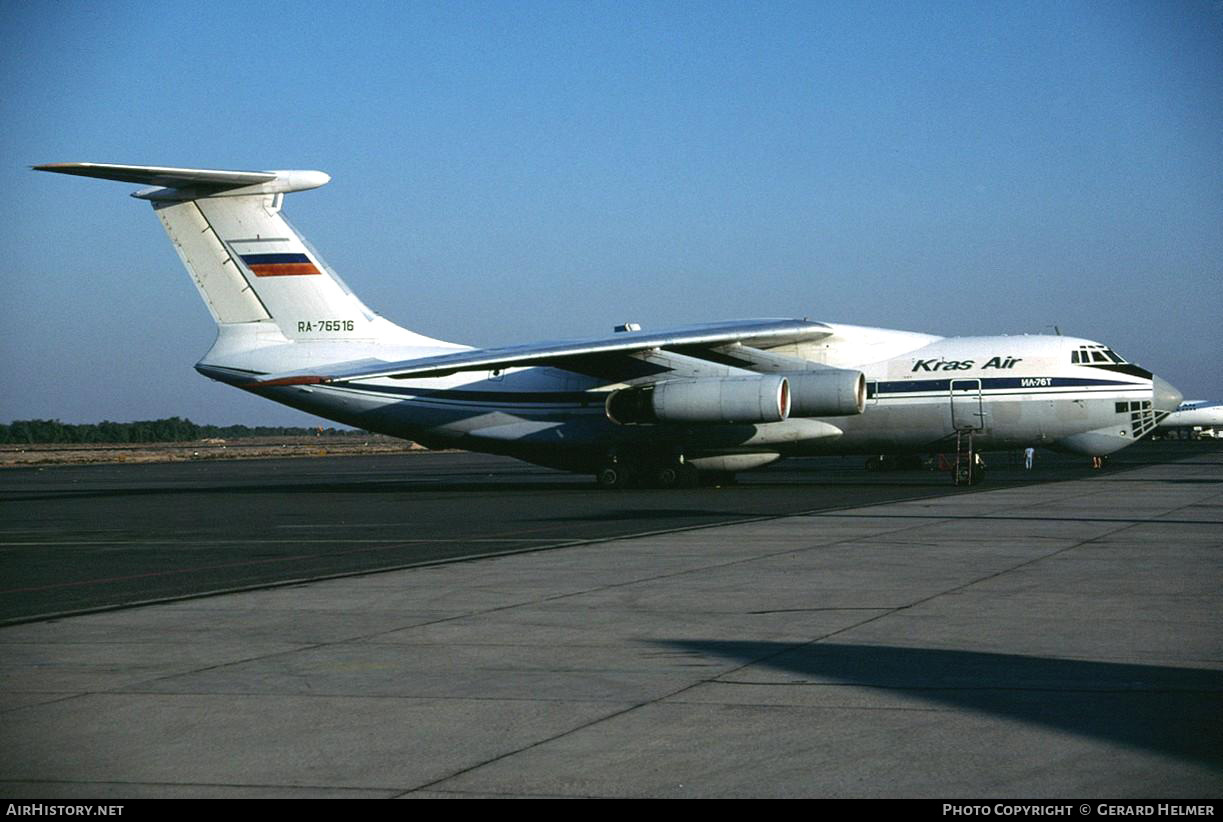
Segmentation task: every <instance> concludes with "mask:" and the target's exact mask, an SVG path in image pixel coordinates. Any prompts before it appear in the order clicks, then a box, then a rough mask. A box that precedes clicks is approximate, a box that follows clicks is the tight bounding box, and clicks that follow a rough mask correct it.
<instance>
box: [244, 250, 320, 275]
mask: <svg viewBox="0 0 1223 822" xmlns="http://www.w3.org/2000/svg"><path fill="white" fill-rule="evenodd" d="M241 256H242V262H244V263H246V267H247V268H249V269H250V270H251V271H252V272H254V274H255V276H256V277H296V276H301V275H303V274H321V273H322V272H320V271H319V270H318V269H317V268H315V267H314V263H312V262H310V258H309V257H307V256H306V255H305V254H243V255H241Z"/></svg>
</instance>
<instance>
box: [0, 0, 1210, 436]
mask: <svg viewBox="0 0 1223 822" xmlns="http://www.w3.org/2000/svg"><path fill="white" fill-rule="evenodd" d="M0 77H2V78H3V84H4V85H3V88H4V93H3V94H2V95H0V122H3V124H4V126H3V129H0V157H3V158H4V163H3V164H2V167H0V226H2V228H0V232H2V234H0V238H2V239H3V246H4V249H5V252H6V253H5V254H4V256H3V262H2V265H3V278H4V284H5V299H4V300H3V307H2V308H0V320H2V321H3V323H4V334H3V337H2V339H3V340H4V343H3V346H4V350H3V358H2V359H0V389H2V390H0V420H2V421H8V420H12V419H24V418H30V417H58V418H60V419H63V420H65V421H71V422H84V421H95V420H100V419H103V418H109V419H116V420H128V419H137V418H150V417H161V416H170V415H179V416H189V417H191V418H192V419H194V420H196V421H197V422H214V423H233V422H245V423H290V424H296V423H304V424H309V421H310V420H312V419H313V418H309V417H306V416H305V415H302V414H299V413H298V412H295V411H291V410H288V409H282V408H280V407H279V406H276V405H273V404H271V403H268V402H266V401H262V400H259V399H257V398H254V397H250V396H248V395H245V394H243V393H242V392H239V391H236V390H234V389H231V388H226V387H223V386H220V385H218V384H215V383H211V382H209V381H207V380H205V379H204V378H203V377H200V376H198V375H197V374H196V373H195V372H194V371H193V370H192V368H191V366H192V364H193V363H194V362H195V361H196V360H197V359H198V358H199V357H200V356H201V355H202V354H203V353H204V352H205V351H206V350H207V349H208V347H209V345H210V344H211V342H212V339H213V335H214V332H213V326H212V323H211V320H210V318H209V315H208V313H207V311H206V309H205V308H204V307H203V305H202V304H201V303H200V302H199V298H198V296H197V295H196V292H195V289H194V288H193V287H192V285H191V284H190V282H189V280H188V279H187V275H186V274H185V272H184V271H183V270H182V268H181V266H180V265H179V262H178V258H177V256H176V255H175V254H174V252H173V249H172V248H171V246H170V244H169V242H168V240H167V239H166V238H165V235H164V234H163V232H162V230H161V227H160V226H159V225H158V223H157V221H156V219H155V217H154V216H153V214H152V213H151V210H150V209H149V208H148V205H147V204H146V203H143V202H139V201H136V200H132V199H130V198H128V197H127V196H126V195H127V194H128V193H129V192H130V191H131V190H132V189H133V188H134V187H133V186H127V185H125V184H121V183H110V182H103V181H93V180H82V179H74V178H68V177H62V178H61V177H56V176H52V175H44V174H38V173H34V172H31V171H29V170H28V166H29V165H31V164H36V163H46V162H68V161H91V162H112V163H136V164H150V165H180V166H196V167H215V168H237V169H265V168H317V169H321V170H324V171H327V172H328V173H330V174H331V175H332V176H333V178H334V180H333V182H332V183H331V184H330V185H328V186H326V187H324V188H322V189H319V190H317V191H312V192H306V193H302V194H295V195H291V196H290V197H289V198H288V201H287V205H286V214H287V215H288V216H289V218H290V219H291V220H293V222H294V223H295V224H296V225H297V226H298V228H299V229H301V230H302V231H303V233H305V234H306V236H307V237H308V238H309V239H310V240H311V241H312V242H313V244H314V245H315V246H316V247H317V248H318V249H319V250H320V251H321V252H322V253H323V255H324V256H325V257H326V258H327V260H328V261H329V262H330V263H331V264H332V266H333V267H335V268H336V269H337V270H338V271H339V272H340V273H341V274H342V275H343V276H344V277H345V279H346V280H347V281H348V283H349V284H350V285H351V286H352V287H353V288H354V290H356V291H357V292H358V293H359V294H360V295H361V296H362V298H363V299H364V300H365V301H366V302H367V303H368V304H369V305H371V306H372V307H373V308H374V309H376V310H378V311H380V312H381V313H383V314H385V315H386V316H388V317H389V318H391V319H392V320H395V321H396V322H399V323H401V324H403V325H407V326H408V327H411V328H413V329H416V330H419V331H421V332H423V333H426V334H429V335H432V336H437V337H441V338H443V339H450V340H454V341H458V342H466V343H470V344H474V345H493V344H510V343H514V342H526V341H530V340H532V339H539V338H557V337H563V336H584V335H589V334H592V333H603V332H606V331H609V330H610V328H611V326H612V325H613V324H615V323H618V322H623V321H626V320H632V321H637V322H641V323H642V324H643V325H646V326H649V327H656V328H657V327H661V326H664V325H671V324H678V323H686V322H700V321H705V320H716V319H731V318H738V317H761V316H768V317H776V316H809V317H811V318H813V319H822V320H830V321H841V322H850V323H861V324H868V325H879V326H884V327H892V328H905V329H912V330H919V331H929V332H933V333H939V334H947V335H956V334H989V333H1025V332H1031V333H1039V332H1042V331H1048V330H1051V327H1052V326H1053V325H1055V324H1056V325H1058V326H1060V328H1061V330H1062V331H1063V332H1064V333H1067V334H1074V335H1078V336H1085V337H1090V338H1093V339H1098V340H1101V341H1104V342H1107V343H1110V344H1111V345H1113V346H1114V347H1115V348H1117V349H1118V350H1119V351H1120V352H1121V353H1123V354H1124V355H1126V356H1127V357H1129V358H1130V359H1133V360H1136V361H1138V362H1140V363H1142V364H1143V365H1145V366H1147V367H1149V368H1151V369H1153V370H1155V371H1156V372H1158V373H1160V374H1161V375H1164V376H1166V377H1167V378H1168V379H1170V380H1171V381H1172V382H1173V383H1174V384H1176V385H1178V386H1179V387H1181V388H1182V390H1183V391H1184V393H1185V395H1186V396H1187V397H1190V398H1203V399H1214V400H1219V399H1223V366H1221V365H1220V354H1221V353H1223V351H1221V349H1223V345H1221V343H1223V332H1221V331H1220V325H1221V321H1223V4H1220V3H1219V2H1215V0H1190V1H1188V2H1124V1H1123V0H1118V1H1117V2H1091V3H1081V2H1067V1H1066V0H1057V2H1047V3H1045V2H1019V3H1004V2H980V0H971V2H931V3H918V2H896V1H895V0H889V2H879V3H872V2H856V1H855V2H800V3H782V2H764V3H757V2H742V3H718V2H699V3H696V2H693V3H683V2H655V3H630V2H615V3H596V2H564V3H533V2H513V3H511V2H489V3H459V2H447V3H409V2H404V3H371V2H348V3H342V4H341V3H325V4H324V3H320V4H312V3H300V2H294V3H245V2H244V3H230V2H211V3H198V2H191V3H186V2H158V3H147V2H140V3H135V2H120V1H118V0H115V1H113V2H105V3H96V2H90V3H80V2H66V3H56V4H48V3H5V4H3V5H0Z"/></svg>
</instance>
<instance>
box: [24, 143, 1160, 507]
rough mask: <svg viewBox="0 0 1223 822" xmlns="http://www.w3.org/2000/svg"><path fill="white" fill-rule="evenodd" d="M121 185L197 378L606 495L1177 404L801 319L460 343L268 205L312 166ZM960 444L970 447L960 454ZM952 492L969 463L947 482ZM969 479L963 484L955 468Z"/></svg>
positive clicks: (1109, 377) (1015, 345)
mask: <svg viewBox="0 0 1223 822" xmlns="http://www.w3.org/2000/svg"><path fill="white" fill-rule="evenodd" d="M33 168H34V169H35V170H38V171H48V172H57V173H60V174H71V175H78V176H84V177H97V178H101V179H106V180H117V181H121V182H128V183H135V184H140V185H145V186H150V187H149V188H143V189H141V190H138V191H135V192H133V194H132V196H133V197H136V198H138V199H142V200H147V201H148V202H150V203H151V204H152V207H153V210H154V212H155V213H156V214H157V216H158V218H159V219H160V220H161V223H162V226H163V227H164V228H165V230H166V233H167V234H168V235H169V237H170V239H171V241H172V242H173V244H174V247H175V249H176V250H177V251H178V254H179V256H180V258H181V259H182V262H183V265H184V266H185V267H186V269H187V272H188V273H189V274H190V276H191V279H192V281H193V282H194V283H195V285H196V287H197V289H198V290H199V292H200V296H201V297H202V298H203V300H204V303H205V304H206V305H207V307H208V309H209V311H210V312H211V313H212V316H213V319H214V320H215V321H216V324H217V337H216V340H215V342H214V343H213V345H212V347H211V349H210V350H209V351H208V353H206V354H205V355H204V357H203V358H202V359H201V360H200V361H199V362H198V363H197V364H196V366H195V368H196V370H197V371H199V373H201V374H203V375H204V376H206V377H209V378H211V379H214V380H218V381H220V382H223V383H227V384H229V385H232V386H235V387H237V388H240V389H242V390H245V391H249V392H251V393H253V394H257V395H259V396H262V397H266V398H267V399H270V400H273V401H276V402H279V403H283V404H285V405H288V406H291V407H293V408H298V409H301V410H303V411H307V412H309V413H312V414H316V415H318V416H320V417H325V418H327V419H330V420H335V421H337V422H340V423H343V424H346V425H351V426H354V427H357V428H362V429H366V430H369V431H374V432H380V433H383V434H388V435H391V436H394V437H402V438H404V439H408V440H412V441H415V442H417V443H420V444H421V445H424V446H426V447H429V448H459V449H465V450H470V451H479V452H487V453H495V454H504V455H508V456H511V457H516V458H518V459H520V460H524V461H526V462H529V463H534V464H538V465H543V466H547V467H551V468H559V469H563V470H567V471H572V472H580V473H589V474H593V475H594V476H595V478H596V480H597V482H598V483H599V484H600V485H602V486H605V487H622V486H625V485H629V484H644V485H649V486H654V487H670V486H676V485H679V486H686V487H687V486H692V485H694V484H696V483H697V482H698V481H702V480H713V481H722V482H726V481H731V480H733V475H734V474H735V473H736V472H739V471H746V470H749V469H753V468H758V467H761V466H764V465H767V464H769V463H771V462H773V461H775V460H777V459H780V458H782V457H791V456H805V455H824V454H876V455H877V454H880V453H886V454H903V453H931V452H938V451H946V450H948V449H950V448H955V449H956V450H957V454H960V455H962V456H964V457H965V459H967V463H966V464H967V465H971V464H972V462H973V460H972V459H971V454H972V452H973V448H974V447H975V448H976V449H1011V448H1023V447H1026V446H1029V445H1032V446H1036V445H1039V446H1049V447H1054V448H1059V449H1062V450H1065V451H1069V452H1073V453H1078V454H1083V455H1087V456H1092V457H1097V456H1103V455H1106V454H1110V453H1112V452H1114V451H1117V450H1119V449H1121V448H1124V447H1126V446H1127V445H1130V444H1132V443H1133V442H1135V441H1136V440H1138V439H1140V438H1141V437H1143V436H1145V435H1146V434H1148V433H1149V432H1151V431H1152V430H1153V429H1154V428H1155V426H1156V424H1157V422H1158V421H1159V419H1161V418H1162V417H1163V416H1164V415H1165V414H1167V413H1169V412H1171V411H1173V410H1174V409H1175V408H1176V407H1177V404H1178V403H1179V402H1180V401H1181V399H1182V397H1181V395H1180V392H1178V391H1177V390H1176V389H1175V388H1174V387H1172V386H1171V385H1170V384H1168V383H1167V382H1166V381H1164V380H1162V379H1160V378H1159V377H1157V376H1154V375H1153V374H1152V373H1151V372H1150V371H1147V370H1146V369H1143V368H1140V367H1139V366H1137V365H1135V364H1133V363H1130V362H1128V361H1126V360H1125V359H1123V358H1122V357H1121V356H1120V355H1118V354H1117V353H1116V352H1115V351H1113V350H1112V349H1111V348H1109V347H1108V346H1106V345H1103V344H1101V343H1098V342H1093V341H1091V340H1085V339H1078V338H1073V337H1063V336H1043V335H1033V336H1028V335H1023V336H992V337H960V338H945V337H939V336H935V335H932V334H922V333H916V332H910V331H897V330H889V329H881V328H871V327H865V326H855V325H845V324H839V323H825V322H815V321H811V320H808V319H762V320H742V321H734V322H717V323H710V324H704V325H693V326H685V327H680V328H673V329H668V330H663V331H653V330H641V329H640V328H639V327H638V326H637V325H636V324H631V323H626V324H624V325H622V326H618V327H617V328H616V329H615V330H614V332H613V333H612V334H611V335H610V336H596V337H591V338H587V339H578V340H566V341H559V342H540V343H533V344H529V345H515V346H509V347H504V348H482V349H481V348H472V347H470V346H465V345H459V344H456V343H451V342H445V341H442V340H437V339H432V338H430V337H426V336H423V335H421V334H417V333H415V332H413V331H410V330H408V329H406V328H403V327H401V326H398V325H396V324H394V323H392V322H390V321H389V320H387V319H385V318H384V317H382V316H380V315H379V314H377V313H375V312H374V311H372V310H370V309H369V308H367V307H366V306H365V304H364V303H362V302H361V300H360V299H358V298H357V296H356V295H355V294H354V293H353V292H352V291H351V290H350V289H349V288H348V286H347V285H345V283H344V281H343V280H341V279H340V277H339V276H338V275H337V274H336V273H335V272H334V271H333V270H332V269H331V268H330V267H329V266H328V265H327V264H326V263H325V262H324V261H323V259H322V257H320V256H319V254H318V253H317V252H316V251H315V250H314V249H313V248H312V247H311V246H310V245H309V244H308V243H307V242H306V241H305V240H304V239H303V238H302V237H301V235H300V234H298V232H297V231H295V230H294V229H293V228H292V226H291V225H290V224H289V223H288V221H287V220H286V219H285V218H284V217H283V216H282V214H281V210H282V206H283V201H284V195H285V194H288V193H292V192H299V191H306V190H309V189H315V188H318V187H320V186H322V185H325V184H326V183H327V182H329V181H330V179H331V178H330V176H328V175H327V174H325V173H323V172H320V171H224V170H210V169H191V168H170V167H161V166H130V165H110V164H99V163H54V164H50V165H40V166H34V167H33ZM966 446H967V447H966ZM956 480H957V482H959V481H961V480H967V475H966V474H965V475H960V474H957V475H956ZM967 481H971V480H967Z"/></svg>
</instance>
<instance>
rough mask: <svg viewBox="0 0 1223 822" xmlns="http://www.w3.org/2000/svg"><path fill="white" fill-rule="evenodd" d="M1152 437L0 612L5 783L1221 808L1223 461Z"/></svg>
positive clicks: (58, 789) (23, 788)
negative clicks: (610, 531)
mask: <svg viewBox="0 0 1223 822" xmlns="http://www.w3.org/2000/svg"><path fill="white" fill-rule="evenodd" d="M1131 450H1134V451H1136V450H1137V449H1131ZM1178 453H1179V455H1181V456H1185V455H1188V457H1187V458H1186V459H1182V460H1180V461H1177V462H1163V461H1158V460H1152V461H1150V464H1148V465H1145V466H1141V467H1137V468H1134V469H1133V470H1128V471H1124V472H1116V473H1104V474H1102V475H1097V476H1086V477H1082V478H1079V479H1069V480H1064V481H1055V482H1045V483H1037V484H1026V485H1025V484H1019V483H1016V484H1013V485H1006V484H1002V485H1001V486H1000V487H998V486H996V487H995V488H994V490H985V491H982V492H979V493H971V494H952V495H944V496H933V497H927V498H922V499H907V500H901V501H891V502H886V501H885V502H880V503H879V504H875V505H866V506H861V507H851V508H838V509H836V510H824V511H816V512H812V513H804V514H794V515H781V516H775V517H773V518H769V519H760V518H754V519H752V520H751V521H744V522H738V523H732V524H726V525H715V526H712V527H705V528H700V529H696V530H691V529H689V530H682V531H677V532H671V533H657V534H652V535H646V536H637V537H624V538H614V535H613V538H611V539H608V540H605V541H600V542H591V543H585V544H579V545H574V546H571V547H564V548H557V549H554V550H548V551H535V552H530V553H518V554H509V555H505V556H493V557H488V558H484V559H477V560H470V561H464V562H454V563H449V564H437V565H429V566H425V567H417V568H410V569H405V570H398V571H388V572H384V573H378V574H370V575H364V576H352V577H344V578H338V579H331V580H326V581H319V582H311V583H303V584H299V585H291V586H281V587H276V588H271V589H267V590H257V591H248V592H242V593H233V594H225V595H220V596H213V597H204V598H193V599H187V600H183V601H178V602H173V603H167V604H161V605H152V606H146V607H139V608H126V609H120V610H113V611H108V612H104V613H94V614H90V615H84V616H75V617H69V618H62V619H55V620H47V621H34V622H27V623H25V624H20V625H13V626H10V627H7V628H3V629H0V793H2V794H3V795H5V796H6V797H18V796H26V797H31V796H37V797H44V798H46V797H63V798H70V797H95V798H104V797H117V798H123V797H127V798H131V797H141V796H169V797H173V796H181V797H203V796H232V797H248V796H290V797H306V796H335V797H345V796H347V797H361V796H368V797H394V796H417V797H419V796H451V797H468V796H917V797H922V796H928V797H963V798H970V797H1014V798H1023V797H1034V798H1055V797H1075V798H1087V797H1102V798H1103V797H1110V798H1111V797H1116V798H1125V797H1173V798H1189V797H1198V798H1218V797H1220V795H1221V794H1223V631H1221V630H1220V618H1219V614H1220V613H1223V584H1221V583H1223V550H1221V549H1223V452H1220V451H1219V450H1218V449H1217V448H1202V449H1183V450H1181V451H1180V452H1178ZM692 493H701V492H692ZM705 493H712V492H705ZM467 498H468V499H469V501H470V500H477V499H478V498H479V496H478V495H477V494H470V493H469V494H468V496H467ZM469 504H472V503H470V502H469Z"/></svg>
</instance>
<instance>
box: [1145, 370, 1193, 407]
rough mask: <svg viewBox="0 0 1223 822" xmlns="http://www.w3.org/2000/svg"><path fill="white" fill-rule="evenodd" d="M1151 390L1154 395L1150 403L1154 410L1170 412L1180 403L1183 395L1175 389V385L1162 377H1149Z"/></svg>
mask: <svg viewBox="0 0 1223 822" xmlns="http://www.w3.org/2000/svg"><path fill="white" fill-rule="evenodd" d="M1151 391H1152V394H1153V395H1154V397H1153V400H1152V405H1154V406H1155V410H1156V411H1162V412H1164V413H1165V414H1171V413H1172V412H1173V411H1175V410H1176V408H1177V406H1179V405H1180V404H1181V400H1183V399H1184V398H1185V397H1184V396H1183V395H1182V394H1181V392H1179V391H1177V390H1176V386H1174V385H1173V384H1172V383H1170V382H1168V381H1167V380H1165V379H1163V378H1162V377H1157V376H1152V377H1151Z"/></svg>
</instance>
